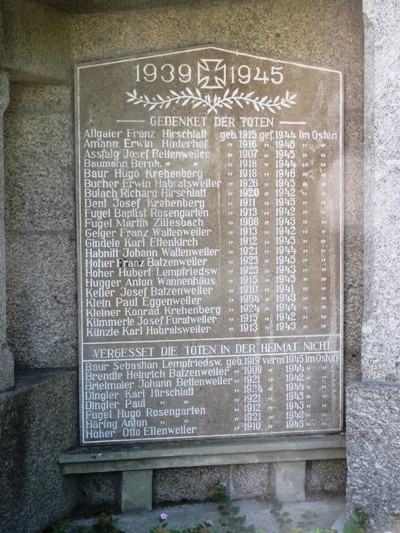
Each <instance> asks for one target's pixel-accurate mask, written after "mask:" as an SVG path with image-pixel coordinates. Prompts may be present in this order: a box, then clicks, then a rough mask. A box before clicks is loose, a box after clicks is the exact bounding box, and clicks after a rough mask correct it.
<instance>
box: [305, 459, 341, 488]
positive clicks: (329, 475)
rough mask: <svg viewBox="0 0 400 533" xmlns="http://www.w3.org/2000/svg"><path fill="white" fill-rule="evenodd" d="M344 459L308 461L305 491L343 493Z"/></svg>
mask: <svg viewBox="0 0 400 533" xmlns="http://www.w3.org/2000/svg"><path fill="white" fill-rule="evenodd" d="M346 474H347V471H346V461H345V460H344V459H337V460H333V461H308V462H307V470H306V492H307V493H312V492H319V491H323V492H326V493H344V492H345V491H346Z"/></svg>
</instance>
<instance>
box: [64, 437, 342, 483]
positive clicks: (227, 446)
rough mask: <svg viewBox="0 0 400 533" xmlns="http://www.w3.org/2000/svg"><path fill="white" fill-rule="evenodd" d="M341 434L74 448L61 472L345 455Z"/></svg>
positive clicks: (335, 457) (223, 463)
mask: <svg viewBox="0 0 400 533" xmlns="http://www.w3.org/2000/svg"><path fill="white" fill-rule="evenodd" d="M345 457H346V442H345V436H344V435H325V436H312V437H310V436H307V437H292V436H291V437H287V436H286V437H278V438H273V439H262V440H261V439H257V440H254V439H250V438H248V439H236V440H235V441H232V440H230V441H229V440H227V441H209V440H207V441H200V442H199V441H197V442H191V443H189V442H185V443H182V442H180V443H173V444H172V443H169V444H165V443H152V444H148V443H144V444H142V445H140V446H139V445H138V446H129V447H126V448H125V449H123V450H122V449H121V448H119V449H116V448H115V447H114V448H104V447H102V448H99V447H91V448H83V447H82V448H77V449H75V450H72V451H71V452H69V453H65V454H62V455H61V456H60V459H59V461H60V464H61V465H62V469H63V473H64V474H87V473H94V472H121V471H128V470H154V469H158V468H180V467H194V466H214V465H227V464H248V463H276V462H293V461H309V460H321V459H344V458H345Z"/></svg>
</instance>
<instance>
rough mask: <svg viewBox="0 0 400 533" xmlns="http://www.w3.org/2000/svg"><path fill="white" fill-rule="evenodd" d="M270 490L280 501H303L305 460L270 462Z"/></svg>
mask: <svg viewBox="0 0 400 533" xmlns="http://www.w3.org/2000/svg"><path fill="white" fill-rule="evenodd" d="M272 474H273V475H272V478H273V483H272V490H273V491H274V493H275V496H276V497H277V499H278V500H279V501H280V502H303V501H304V500H305V499H306V495H305V482H306V462H305V461H296V462H295V461H293V462H281V463H273V464H272Z"/></svg>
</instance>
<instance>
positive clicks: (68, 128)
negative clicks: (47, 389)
mask: <svg viewBox="0 0 400 533" xmlns="http://www.w3.org/2000/svg"><path fill="white" fill-rule="evenodd" d="M12 89H13V90H12V103H11V105H10V108H9V111H8V113H7V117H6V122H5V126H6V132H5V135H6V141H5V145H6V150H7V152H6V230H7V233H6V235H7V299H8V300H7V302H8V335H9V342H10V346H11V348H12V350H13V352H14V353H15V361H16V364H17V366H19V367H24V368H40V367H68V366H69V367H73V366H76V364H77V319H76V315H77V309H76V307H77V304H76V237H75V180H74V157H73V132H72V118H71V91H70V90H69V89H67V88H64V87H43V86H36V87H35V86H23V85H20V84H17V85H14V86H13V88H12Z"/></svg>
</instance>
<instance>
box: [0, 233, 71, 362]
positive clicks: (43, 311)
mask: <svg viewBox="0 0 400 533" xmlns="http://www.w3.org/2000/svg"><path fill="white" fill-rule="evenodd" d="M7 252H8V254H7V312H8V324H7V327H8V335H9V343H10V348H11V349H12V352H13V354H14V357H15V363H16V366H19V367H20V368H21V367H24V368H44V367H53V368H57V367H74V366H76V357H77V356H76V354H77V343H78V341H77V326H76V316H77V306H76V270H75V264H76V242H75V239H71V236H70V235H69V234H68V233H61V234H58V233H55V234H51V233H50V232H49V234H40V233H39V234H38V235H35V234H33V235H30V234H22V235H21V234H18V233H16V232H15V233H14V232H12V233H9V234H8V246H7Z"/></svg>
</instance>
